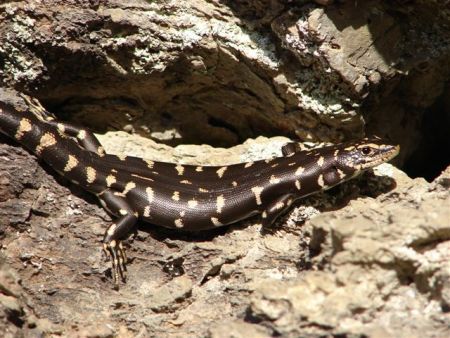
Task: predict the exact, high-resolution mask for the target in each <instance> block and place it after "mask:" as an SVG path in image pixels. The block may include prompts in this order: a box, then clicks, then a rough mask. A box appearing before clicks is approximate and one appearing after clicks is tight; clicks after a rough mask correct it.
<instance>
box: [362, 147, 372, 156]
mask: <svg viewBox="0 0 450 338" xmlns="http://www.w3.org/2000/svg"><path fill="white" fill-rule="evenodd" d="M361 151H362V153H363V154H364V155H370V154H371V153H372V148H370V147H362V148H361Z"/></svg>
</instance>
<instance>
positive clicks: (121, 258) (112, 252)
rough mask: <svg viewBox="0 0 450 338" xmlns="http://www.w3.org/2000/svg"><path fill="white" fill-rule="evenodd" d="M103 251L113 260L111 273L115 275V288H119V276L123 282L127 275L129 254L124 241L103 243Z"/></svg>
mask: <svg viewBox="0 0 450 338" xmlns="http://www.w3.org/2000/svg"><path fill="white" fill-rule="evenodd" d="M103 252H104V253H105V254H106V256H107V257H109V260H110V261H111V274H112V276H113V282H114V289H116V290H118V289H119V276H120V278H121V279H122V281H123V282H125V281H126V275H127V266H126V263H127V256H126V254H125V250H124V248H123V245H122V241H115V240H112V241H110V242H109V243H103Z"/></svg>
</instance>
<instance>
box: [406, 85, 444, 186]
mask: <svg viewBox="0 0 450 338" xmlns="http://www.w3.org/2000/svg"><path fill="white" fill-rule="evenodd" d="M449 93H450V89H449V88H447V90H446V91H444V94H443V95H442V96H441V97H440V98H439V99H438V100H437V101H436V102H435V104H433V105H432V106H431V107H430V110H429V111H428V112H426V113H425V114H424V117H423V120H422V122H421V126H420V128H421V130H422V131H423V134H422V140H421V141H420V143H419V144H418V146H417V148H416V150H415V151H414V153H413V154H412V155H411V156H410V157H409V159H408V160H407V161H406V162H405V166H404V168H403V170H404V171H405V172H406V173H407V174H408V175H409V176H410V177H412V178H416V177H423V178H425V179H426V180H427V181H429V182H431V181H433V180H434V179H435V178H436V177H437V176H439V174H440V173H441V172H442V171H443V170H444V169H445V168H446V167H447V166H448V165H449V164H450V98H449V97H448V96H449V95H448V94H449Z"/></svg>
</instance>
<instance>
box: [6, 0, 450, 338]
mask: <svg viewBox="0 0 450 338" xmlns="http://www.w3.org/2000/svg"><path fill="white" fill-rule="evenodd" d="M449 20H450V12H449V8H448V6H447V5H445V4H444V2H442V3H441V2H439V1H396V2H389V1H375V0H373V1H364V2H361V1H358V2H354V1H296V2H291V1H285V0H275V1H273V0H270V1H269V0H253V1H218V0H212V1H203V0H189V1H172V0H168V1H144V0H132V1H126V2H123V1H114V0H110V1H106V0H92V1H79V0H73V1H58V0H51V1H34V0H32V1H6V2H2V3H1V4H0V83H1V87H2V88H1V89H0V100H2V101H8V102H12V103H14V104H15V105H16V106H18V107H21V108H22V109H23V108H25V107H26V105H25V104H24V102H23V101H22V100H21V99H20V98H19V97H18V95H17V93H18V92H24V93H27V94H29V95H31V96H33V97H36V98H38V99H39V100H40V101H41V102H42V103H43V105H44V106H45V107H46V108H47V109H49V110H50V111H51V112H52V113H54V114H56V115H57V116H58V117H59V118H61V119H63V120H66V121H71V122H76V123H81V124H83V125H85V126H86V127H89V128H90V129H92V130H94V131H95V132H97V133H99V134H98V138H99V139H100V141H101V142H102V144H103V145H104V146H105V148H106V150H107V151H108V152H111V153H116V154H129V155H136V156H141V157H145V158H148V159H154V160H162V161H170V162H180V163H189V164H205V165H208V164H211V165H221V164H229V163H236V162H243V161H251V160H256V159H263V158H267V157H271V156H280V148H281V146H282V145H283V144H285V143H286V142H288V141H289V139H293V138H296V139H300V141H311V142H319V141H332V142H337V141H341V140H351V139H358V138H360V137H362V136H363V135H364V134H377V135H379V136H382V137H388V138H390V139H392V140H393V142H396V143H399V144H400V145H401V148H402V151H401V154H400V156H399V157H398V158H397V159H396V161H394V162H393V164H394V165H396V166H397V167H401V166H403V168H405V170H407V171H408V172H414V177H416V178H410V177H408V176H407V175H406V174H405V173H404V172H402V171H401V170H399V169H397V168H396V167H395V166H393V165H392V164H384V165H382V166H380V167H378V168H376V170H374V172H373V173H366V174H364V175H363V176H362V177H360V178H358V179H356V180H352V181H349V182H347V183H345V184H343V185H341V186H338V187H336V188H333V189H332V190H330V191H328V192H326V193H320V194H318V195H314V196H311V197H309V198H307V199H304V200H302V201H301V202H300V203H299V204H297V205H296V206H295V207H293V208H292V209H291V210H290V212H289V213H288V214H287V215H285V216H284V217H282V219H280V220H279V222H278V226H279V228H278V231H275V232H273V233H262V232H261V226H260V224H259V222H260V219H259V218H258V217H254V218H250V219H248V220H246V221H243V222H240V223H238V224H235V225H233V226H230V227H225V228H222V229H216V230H214V231H206V232H201V233H194V234H187V233H179V232H177V231H172V230H167V229H162V228H157V227H154V226H152V225H148V224H144V223H142V224H140V229H139V230H140V231H139V233H138V235H137V237H135V238H131V239H130V240H129V242H128V244H127V252H128V256H129V258H130V259H131V262H130V264H129V265H128V269H129V271H128V272H129V277H128V281H127V283H126V284H122V285H121V288H120V290H119V291H115V290H113V289H112V284H111V274H110V267H109V262H105V260H104V257H103V256H102V253H101V250H100V248H101V240H102V237H103V233H104V230H105V229H106V228H107V226H108V225H109V224H110V221H111V217H110V216H109V215H108V214H107V213H106V212H105V211H104V210H103V209H102V208H101V206H100V205H99V204H98V203H97V200H96V198H95V196H92V195H89V194H88V193H86V192H84V191H82V190H81V189H80V188H79V187H77V186H74V185H72V184H71V183H70V182H68V181H67V180H65V179H64V178H61V177H60V176H58V175H57V174H56V173H55V172H54V171H53V170H52V169H51V168H49V167H48V166H46V165H45V164H44V163H42V162H40V161H39V160H38V159H36V157H35V156H34V155H31V154H29V153H28V152H27V151H25V150H23V149H22V148H21V147H20V146H18V145H17V144H16V143H15V142H14V141H12V140H8V139H7V138H5V137H3V136H0V335H1V336H2V337H3V336H4V337H17V336H40V335H47V336H64V337H66V336H69V337H112V336H118V337H134V336H139V337H147V336H155V337H205V336H206V337H217V338H219V337H269V336H281V337H299V336H307V337H323V336H367V337H411V336H417V337H442V336H449V335H450V332H449V331H450V330H449V327H450V317H449V309H450V305H449V304H450V291H449V290H450V283H449V280H450V267H449V261H450V260H449V258H450V247H449V244H448V243H450V242H449V238H450V208H449V206H450V167H449V164H450V154H449V153H448V149H450V138H449V137H448V130H450V129H449V128H450V108H449V107H450V104H449V99H448V97H450V95H449V93H450V89H449V86H448V83H449V78H450V76H449V75H450V67H449V60H450V58H449V50H450V49H449V47H450V39H449V32H450V29H449ZM430 22H432V23H433V24H430ZM6 87H7V88H8V89H5V88H6ZM11 88H12V89H11ZM192 143H193V144H194V145H193V144H192ZM308 146H311V144H308ZM218 147H222V148H218ZM422 173H424V174H423V176H426V178H427V180H425V179H423V178H421V177H420V176H421V174H422ZM425 173H426V174H425Z"/></svg>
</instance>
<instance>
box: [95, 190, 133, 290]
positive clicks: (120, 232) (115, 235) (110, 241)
mask: <svg viewBox="0 0 450 338" xmlns="http://www.w3.org/2000/svg"><path fill="white" fill-rule="evenodd" d="M98 198H99V199H100V202H101V203H102V205H103V206H104V207H105V209H106V210H108V211H109V212H110V213H111V214H113V215H115V216H117V217H118V219H117V220H115V221H114V222H113V223H112V224H111V225H110V226H109V227H108V229H107V230H106V232H105V236H104V238H103V250H104V251H105V253H106V254H107V255H108V256H109V258H110V260H111V264H112V276H113V281H114V287H115V288H116V289H118V287H119V276H120V278H121V279H122V281H125V280H126V263H127V262H126V260H127V258H126V254H125V250H124V249H123V246H122V240H124V239H125V238H127V237H128V235H129V234H130V233H132V232H134V231H135V227H136V222H137V220H138V215H137V213H136V212H135V211H134V210H133V209H132V208H131V207H130V205H129V203H128V201H127V200H126V198H125V197H124V196H123V195H122V194H121V193H118V192H114V191H112V190H109V189H108V190H105V191H103V192H102V193H101V194H99V196H98Z"/></svg>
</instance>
